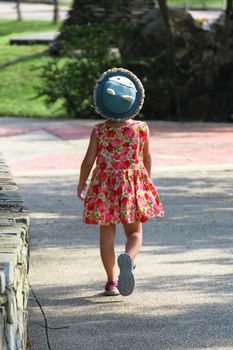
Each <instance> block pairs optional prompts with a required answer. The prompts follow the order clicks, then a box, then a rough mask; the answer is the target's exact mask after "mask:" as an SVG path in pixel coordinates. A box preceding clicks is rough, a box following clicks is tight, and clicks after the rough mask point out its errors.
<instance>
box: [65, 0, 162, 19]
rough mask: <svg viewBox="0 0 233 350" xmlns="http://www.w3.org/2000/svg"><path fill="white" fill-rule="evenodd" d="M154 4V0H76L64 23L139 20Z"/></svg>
mask: <svg viewBox="0 0 233 350" xmlns="http://www.w3.org/2000/svg"><path fill="white" fill-rule="evenodd" d="M154 6H155V2H154V0H128V1H123V0H118V1H115V2H113V1H109V2H108V1H104V0H78V1H74V3H73V8H72V9H71V10H70V12H69V16H68V18H67V20H66V21H65V22H64V24H65V25H77V24H79V25H82V24H87V23H103V22H104V23H108V22H109V23H117V24H119V22H122V21H127V22H128V21H130V22H137V21H138V20H139V19H140V18H141V17H142V16H143V15H145V13H147V12H148V11H149V10H150V9H152V8H154Z"/></svg>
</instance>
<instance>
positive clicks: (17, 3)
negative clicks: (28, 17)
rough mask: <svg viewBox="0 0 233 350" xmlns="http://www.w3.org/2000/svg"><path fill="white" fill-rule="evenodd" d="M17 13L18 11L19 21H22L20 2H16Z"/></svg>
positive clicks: (18, 0)
mask: <svg viewBox="0 0 233 350" xmlns="http://www.w3.org/2000/svg"><path fill="white" fill-rule="evenodd" d="M16 11H17V18H18V21H21V20H22V15H21V9H20V0H16Z"/></svg>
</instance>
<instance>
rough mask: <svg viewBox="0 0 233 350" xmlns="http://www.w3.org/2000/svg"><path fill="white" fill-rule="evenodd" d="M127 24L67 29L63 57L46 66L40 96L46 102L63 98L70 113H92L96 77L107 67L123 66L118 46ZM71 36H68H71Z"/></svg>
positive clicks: (64, 32) (80, 115)
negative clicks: (44, 98) (117, 49)
mask: <svg viewBox="0 0 233 350" xmlns="http://www.w3.org/2000/svg"><path fill="white" fill-rule="evenodd" d="M123 30H124V29H123V28H122V26H121V28H119V27H117V26H113V25H107V24H104V25H100V24H88V25H83V26H72V27H68V28H66V29H64V31H63V33H62V36H61V37H62V39H61V41H60V42H59V45H60V46H61V47H62V52H61V55H60V56H59V57H55V58H51V59H50V61H49V63H48V64H46V65H45V66H44V67H43V71H42V74H41V77H42V80H43V84H42V86H40V87H39V89H38V90H39V96H45V97H46V104H48V105H51V104H54V103H55V102H57V101H62V104H63V107H64V108H65V110H66V111H67V113H68V116H70V117H79V118H82V117H91V115H92V113H93V109H92V95H93V88H94V86H95V82H96V79H97V78H98V77H99V76H100V75H101V74H102V73H103V72H104V71H105V70H107V69H110V68H112V67H116V66H120V65H121V59H120V56H119V54H118V52H117V51H116V50H114V48H117V47H118V42H119V40H120V39H121V35H122V33H123ZM67 39H68V40H67Z"/></svg>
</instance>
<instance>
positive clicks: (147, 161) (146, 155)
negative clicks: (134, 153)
mask: <svg viewBox="0 0 233 350" xmlns="http://www.w3.org/2000/svg"><path fill="white" fill-rule="evenodd" d="M143 164H144V166H145V168H146V170H147V172H148V175H149V176H151V154H150V132H149V128H147V137H146V141H145V143H144V147H143Z"/></svg>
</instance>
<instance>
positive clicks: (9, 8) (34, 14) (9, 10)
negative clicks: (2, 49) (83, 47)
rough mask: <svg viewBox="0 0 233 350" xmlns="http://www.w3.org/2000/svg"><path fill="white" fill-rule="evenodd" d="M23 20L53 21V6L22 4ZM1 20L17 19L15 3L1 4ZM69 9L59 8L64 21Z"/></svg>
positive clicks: (214, 14)
mask: <svg viewBox="0 0 233 350" xmlns="http://www.w3.org/2000/svg"><path fill="white" fill-rule="evenodd" d="M20 8H21V12H22V18H23V19H44V20H52V19H53V8H54V7H53V5H49V4H35V3H34V4H33V3H22V4H21V5H20ZM0 10H1V11H0V18H5V19H17V11H16V7H15V2H8V1H6V2H4V1H1V2H0ZM68 11H69V8H68V7H65V6H59V18H60V20H62V21H63V20H64V19H65V18H66V17H67V14H68ZM188 11H189V12H190V13H191V15H192V16H193V17H194V18H197V19H205V20H207V21H208V22H212V21H214V20H215V19H216V18H218V17H219V16H220V14H221V13H222V11H223V10H222V9H216V10H212V9H211V10H204V9H203V10H193V9H188Z"/></svg>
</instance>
